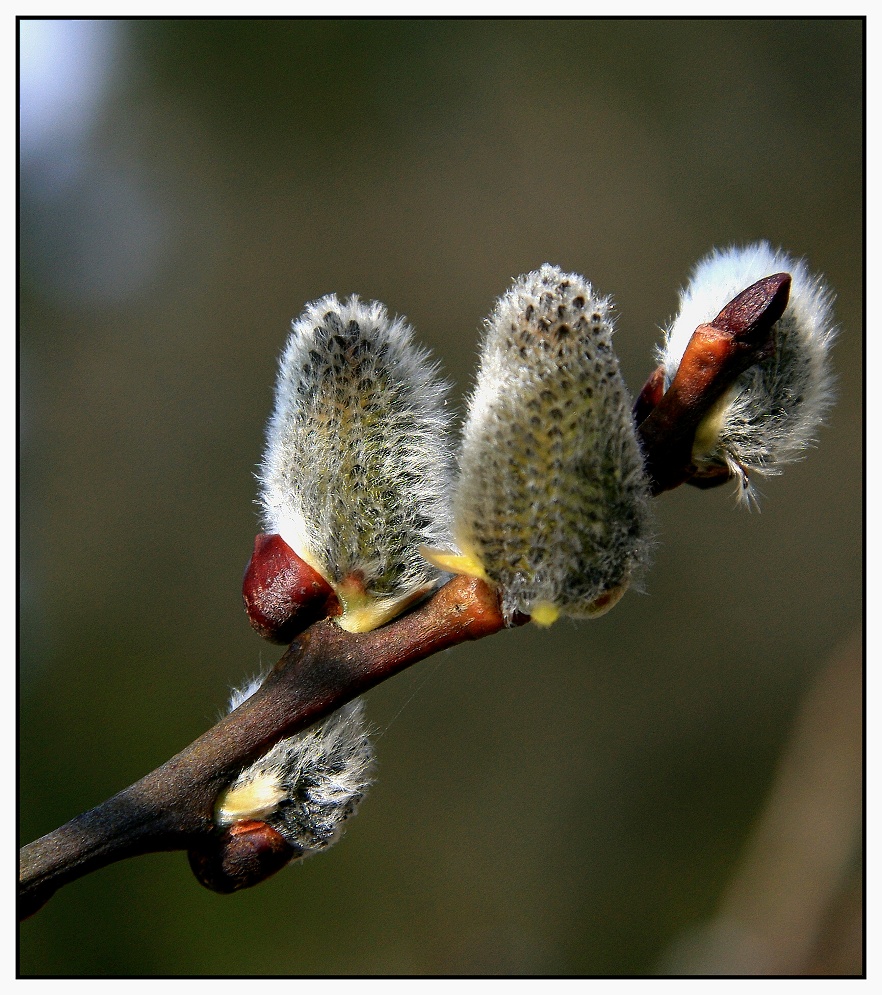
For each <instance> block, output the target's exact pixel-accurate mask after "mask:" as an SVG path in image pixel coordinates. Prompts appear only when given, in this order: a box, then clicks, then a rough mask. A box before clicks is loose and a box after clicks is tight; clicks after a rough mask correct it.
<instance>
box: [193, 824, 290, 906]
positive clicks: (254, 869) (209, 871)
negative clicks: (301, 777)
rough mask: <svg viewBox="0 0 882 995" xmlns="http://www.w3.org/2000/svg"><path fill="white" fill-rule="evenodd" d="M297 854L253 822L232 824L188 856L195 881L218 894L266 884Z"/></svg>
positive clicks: (273, 832) (276, 835)
mask: <svg viewBox="0 0 882 995" xmlns="http://www.w3.org/2000/svg"><path fill="white" fill-rule="evenodd" d="M300 853H301V851H300V850H299V849H298V848H297V847H293V846H291V844H290V843H289V842H288V841H287V840H286V839H285V837H284V836H282V834H281V833H279V832H277V831H276V830H275V829H273V828H272V826H268V825H267V824H266V823H265V822H258V821H257V820H255V819H248V820H245V821H242V822H236V823H234V824H233V825H232V826H230V827H229V829H226V830H224V832H223V833H222V834H221V835H220V836H219V837H217V838H216V839H214V840H212V841H211V843H209V844H208V845H207V846H206V847H205V848H203V849H201V850H191V851H190V853H189V854H188V857H189V859H190V867H191V869H192V871H193V873H194V874H195V875H196V880H197V881H198V882H199V883H200V884H201V885H203V886H204V887H206V888H209V889H210V890H211V891H216V892H219V893H220V894H221V895H229V894H230V893H231V892H234V891H240V890H241V889H242V888H250V887H252V885H255V884H260V882H261V881H266V879H267V878H268V877H271V876H272V875H273V874H275V873H276V872H277V871H280V870H281V869H282V868H283V867H285V866H286V865H287V864H289V863H290V862H291V861H292V860H293V859H294V858H295V857H299V856H300Z"/></svg>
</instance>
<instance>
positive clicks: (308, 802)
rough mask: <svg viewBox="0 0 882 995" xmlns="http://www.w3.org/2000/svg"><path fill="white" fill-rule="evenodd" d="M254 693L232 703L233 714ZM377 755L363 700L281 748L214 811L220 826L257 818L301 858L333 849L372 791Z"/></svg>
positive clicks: (247, 772) (244, 774) (236, 782)
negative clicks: (282, 838) (347, 824)
mask: <svg viewBox="0 0 882 995" xmlns="http://www.w3.org/2000/svg"><path fill="white" fill-rule="evenodd" d="M253 690H254V687H253V686H252V687H249V688H248V689H247V691H246V692H244V693H243V694H237V695H235V696H234V697H233V699H232V700H231V702H230V707H231V710H232V709H233V708H235V707H238V705H239V704H241V703H242V701H243V700H244V699H245V697H247V696H248V695H249V693H250V692H252V691H253ZM373 768H374V749H373V744H372V743H371V741H370V737H369V734H368V728H367V723H366V720H365V718H364V705H363V702H362V700H361V699H360V698H357V699H356V700H355V701H352V702H350V703H349V704H348V705H344V706H343V707H342V708H340V709H339V710H338V711H336V712H334V713H333V714H331V715H330V716H328V717H327V718H326V719H323V720H322V721H321V722H318V723H316V724H315V725H313V726H311V727H310V728H308V729H305V730H304V731H303V732H300V733H298V734H297V735H295V736H290V737H288V738H286V739H283V740H281V741H280V742H278V743H277V744H276V745H275V746H274V747H273V748H272V749H271V750H269V751H268V752H267V753H266V754H264V756H262V757H261V758H260V759H259V760H257V761H255V762H254V763H253V764H252V765H251V766H250V767H248V768H247V769H246V770H244V771H242V772H241V773H240V774H239V776H238V777H237V778H236V779H235V780H234V781H233V782H232V784H230V786H229V787H228V788H227V789H226V790H225V791H223V792H222V793H221V795H220V796H219V798H218V800H217V802H216V804H215V822H216V823H217V825H219V826H231V825H234V824H236V823H237V822H243V821H247V820H252V819H257V820H260V821H261V822H264V823H266V824H267V825H268V826H271V827H272V828H273V829H275V830H276V831H277V832H279V833H281V835H282V836H283V837H284V838H285V839H286V840H287V842H288V843H289V844H290V845H291V846H292V847H293V848H294V849H295V851H296V853H297V854H298V855H303V854H307V853H310V852H313V851H316V850H321V849H324V848H325V847H327V846H329V845H330V844H331V843H333V842H335V841H336V840H337V838H338V837H339V836H340V834H341V832H342V830H343V824H344V823H345V822H346V820H347V819H349V818H350V817H351V816H353V815H354V814H355V813H356V811H357V810H358V806H359V804H360V803H361V801H362V800H363V798H364V796H365V794H366V793H367V790H368V787H369V786H370V784H371V780H372V773H373Z"/></svg>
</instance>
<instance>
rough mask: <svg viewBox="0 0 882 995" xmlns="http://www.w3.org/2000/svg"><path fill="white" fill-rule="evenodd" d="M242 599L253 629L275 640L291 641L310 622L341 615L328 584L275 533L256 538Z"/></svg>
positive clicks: (272, 640)
mask: <svg viewBox="0 0 882 995" xmlns="http://www.w3.org/2000/svg"><path fill="white" fill-rule="evenodd" d="M242 598H243V600H244V602H245V611H246V612H247V613H248V618H249V620H250V621H251V625H252V627H253V628H254V630H255V631H256V632H258V633H259V634H260V635H261V636H263V637H264V639H269V640H270V641H271V642H274V643H290V642H291V641H292V640H293V639H294V638H295V637H296V636H297V635H299V634H300V633H301V632H303V630H304V629H305V628H307V626H310V625H312V623H313V622H317V621H318V620H319V619H322V618H327V617H328V616H330V615H339V614H340V603H339V602H338V600H337V597H336V595H335V594H334V590H333V588H332V587H331V586H330V584H328V582H327V581H326V580H325V579H324V577H322V576H321V574H319V573H317V572H316V571H315V570H313V568H312V567H311V566H309V564H308V563H306V562H304V561H303V560H302V559H301V558H300V557H299V556H298V555H297V554H296V553H295V552H294V550H293V549H291V547H290V546H289V545H288V544H287V543H286V542H285V540H284V539H282V537H281V536H280V535H275V534H273V535H263V534H261V535H258V536H257V537H256V538H255V540H254V552H253V553H252V554H251V559H250V560H249V561H248V566H247V567H246V568H245V576H244V577H243V578H242Z"/></svg>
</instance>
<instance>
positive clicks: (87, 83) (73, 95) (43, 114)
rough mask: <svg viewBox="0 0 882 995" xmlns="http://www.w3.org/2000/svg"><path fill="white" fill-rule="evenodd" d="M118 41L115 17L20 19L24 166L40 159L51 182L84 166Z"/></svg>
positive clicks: (63, 177)
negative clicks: (65, 19)
mask: <svg viewBox="0 0 882 995" xmlns="http://www.w3.org/2000/svg"><path fill="white" fill-rule="evenodd" d="M118 43H119V25H118V24H117V23H116V22H114V21H19V66H20V91H19V93H20V114H21V117H20V121H21V161H22V166H23V167H25V168H27V167H30V166H34V165H36V164H37V160H39V164H40V165H41V166H43V167H44V169H43V170H41V172H43V174H44V179H45V180H48V181H49V182H50V183H52V182H53V181H54V182H56V183H57V182H59V181H61V182H63V181H64V180H65V179H68V178H69V177H70V176H71V174H75V173H76V172H77V171H78V167H79V166H80V165H81V163H80V162H79V161H78V160H79V158H80V155H81V154H82V149H83V146H84V145H85V144H86V141H87V140H88V138H89V135H90V133H91V131H92V128H93V126H94V124H95V122H96V120H97V118H98V115H99V113H100V111H101V107H102V101H103V98H104V97H105V95H106V93H107V89H108V83H109V81H110V78H111V76H112V74H113V69H114V63H115V61H116V58H117V55H118V48H119V44H118ZM46 174H48V175H46Z"/></svg>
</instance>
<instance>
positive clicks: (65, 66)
mask: <svg viewBox="0 0 882 995" xmlns="http://www.w3.org/2000/svg"><path fill="white" fill-rule="evenodd" d="M125 28H126V24H125V22H122V21H89V20H45V21H41V20H22V21H20V22H19V39H20V73H21V76H20V101H21V112H20V113H21V117H20V121H21V134H20V149H21V153H20V154H21V202H22V210H21V216H22V238H21V251H22V258H23V261H24V264H25V266H26V267H28V268H29V270H30V271H31V272H33V273H34V275H35V276H36V277H37V279H38V281H39V285H40V287H41V288H42V291H43V292H49V293H54V294H55V295H58V296H61V297H63V298H64V299H65V300H69V301H71V303H74V304H77V303H85V304H88V305H92V304H99V305H100V304H101V303H102V302H108V303H112V302H118V301H121V300H125V299H127V298H130V297H132V296H133V295H135V294H136V293H137V292H138V291H140V290H143V289H144V288H145V287H146V286H149V285H150V284H151V282H152V281H153V280H154V279H155V277H156V271H157V269H158V267H159V264H160V261H161V259H162V257H163V252H162V250H163V248H164V246H165V244H166V238H165V236H166V235H167V231H168V227H169V216H168V212H167V211H165V210H163V207H162V205H160V204H158V203H156V202H155V201H154V200H153V198H152V197H151V196H150V192H149V190H148V189H147V186H146V184H145V183H144V168H143V160H142V154H143V147H142V146H141V145H140V144H139V142H140V141H141V140H142V136H141V135H140V134H139V129H138V128H137V114H138V110H139V108H138V106H136V105H135V103H134V102H133V103H132V104H131V106H127V107H126V111H127V112H128V113H127V114H126V117H125V119H124V120H123V119H122V117H120V118H119V119H118V121H117V122H115V121H114V118H113V115H112V114H108V115H105V111H107V110H108V108H109V106H110V104H111V101H110V100H109V98H110V97H111V96H115V97H117V98H119V97H120V95H122V98H123V99H125V98H126V96H127V94H126V91H125V85H126V83H127V82H128V78H129V76H130V75H131V73H130V72H129V70H130V66H131V62H130V53H129V52H128V50H127V46H126V44H125V42H126V37H125ZM133 124H134V127H132V125H133ZM99 126H100V127H99Z"/></svg>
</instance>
